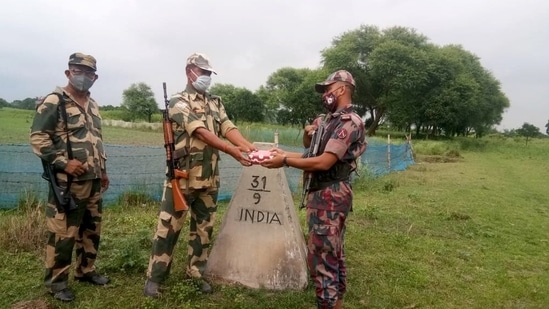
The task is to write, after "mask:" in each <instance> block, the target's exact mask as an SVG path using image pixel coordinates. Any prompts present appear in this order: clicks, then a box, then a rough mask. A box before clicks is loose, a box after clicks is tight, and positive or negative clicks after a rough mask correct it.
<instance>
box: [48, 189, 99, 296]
mask: <svg viewBox="0 0 549 309" xmlns="http://www.w3.org/2000/svg"><path fill="white" fill-rule="evenodd" d="M71 194H72V195H73V197H74V198H75V201H76V204H77V205H78V208H77V209H75V210H72V211H70V212H68V213H65V212H59V211H58V210H57V208H56V206H55V202H54V199H53V195H52V192H50V196H49V199H48V205H47V206H46V224H47V228H48V242H47V245H46V275H45V277H44V283H45V285H46V287H47V288H49V289H50V291H52V292H57V291H60V290H62V289H64V288H66V287H67V285H68V279H69V269H70V266H71V262H72V251H73V249H74V248H76V268H75V270H74V276H75V277H82V276H83V275H84V274H86V273H89V272H92V271H94V270H95V259H96V256H97V251H98V248H99V240H100V235H101V214H102V212H103V199H102V195H101V181H100V179H94V180H87V181H78V182H73V183H72V186H71Z"/></svg>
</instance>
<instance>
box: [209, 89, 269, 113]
mask: <svg viewBox="0 0 549 309" xmlns="http://www.w3.org/2000/svg"><path fill="white" fill-rule="evenodd" d="M210 91H211V93H212V94H215V95H218V96H220V97H221V99H222V102H223V106H225V110H226V112H227V114H228V116H229V118H230V119H231V120H232V121H233V122H235V123H238V122H240V121H251V122H261V121H263V119H264V115H265V105H264V103H263V101H262V100H261V99H260V98H259V96H257V95H256V94H254V93H253V92H251V91H250V90H248V89H246V88H237V87H235V86H233V85H228V84H215V85H214V86H212V88H211V89H210Z"/></svg>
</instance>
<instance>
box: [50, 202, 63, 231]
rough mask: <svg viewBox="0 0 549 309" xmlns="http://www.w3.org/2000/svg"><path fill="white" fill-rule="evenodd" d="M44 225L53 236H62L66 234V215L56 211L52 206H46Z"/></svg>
mask: <svg viewBox="0 0 549 309" xmlns="http://www.w3.org/2000/svg"><path fill="white" fill-rule="evenodd" d="M46 225H47V226H48V230H49V231H50V232H53V233H55V234H59V235H63V234H65V233H66V232H67V220H66V214H65V213H62V212H61V213H60V212H58V211H57V208H56V207H55V206H54V205H51V204H48V206H46Z"/></svg>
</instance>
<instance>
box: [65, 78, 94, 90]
mask: <svg viewBox="0 0 549 309" xmlns="http://www.w3.org/2000/svg"><path fill="white" fill-rule="evenodd" d="M94 82H95V79H94V78H90V77H88V76H86V74H82V75H72V74H71V76H70V77H69V83H71V85H72V86H73V87H74V88H76V89H77V90H78V91H82V92H85V91H88V90H89V89H90V88H91V86H93V83H94Z"/></svg>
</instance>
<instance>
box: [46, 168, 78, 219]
mask: <svg viewBox="0 0 549 309" xmlns="http://www.w3.org/2000/svg"><path fill="white" fill-rule="evenodd" d="M42 167H43V168H44V173H43V174H42V178H43V179H45V180H47V181H48V183H49V185H50V188H51V191H52V193H53V198H54V199H55V206H56V207H57V211H58V212H59V213H63V212H69V211H71V210H75V209H77V208H78V206H77V205H76V202H75V201H74V198H73V197H72V195H71V192H70V190H71V187H70V184H68V185H67V187H66V188H65V190H63V188H61V187H60V186H59V184H58V183H57V178H56V177H55V168H54V166H53V164H50V163H47V162H46V161H44V160H42Z"/></svg>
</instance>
